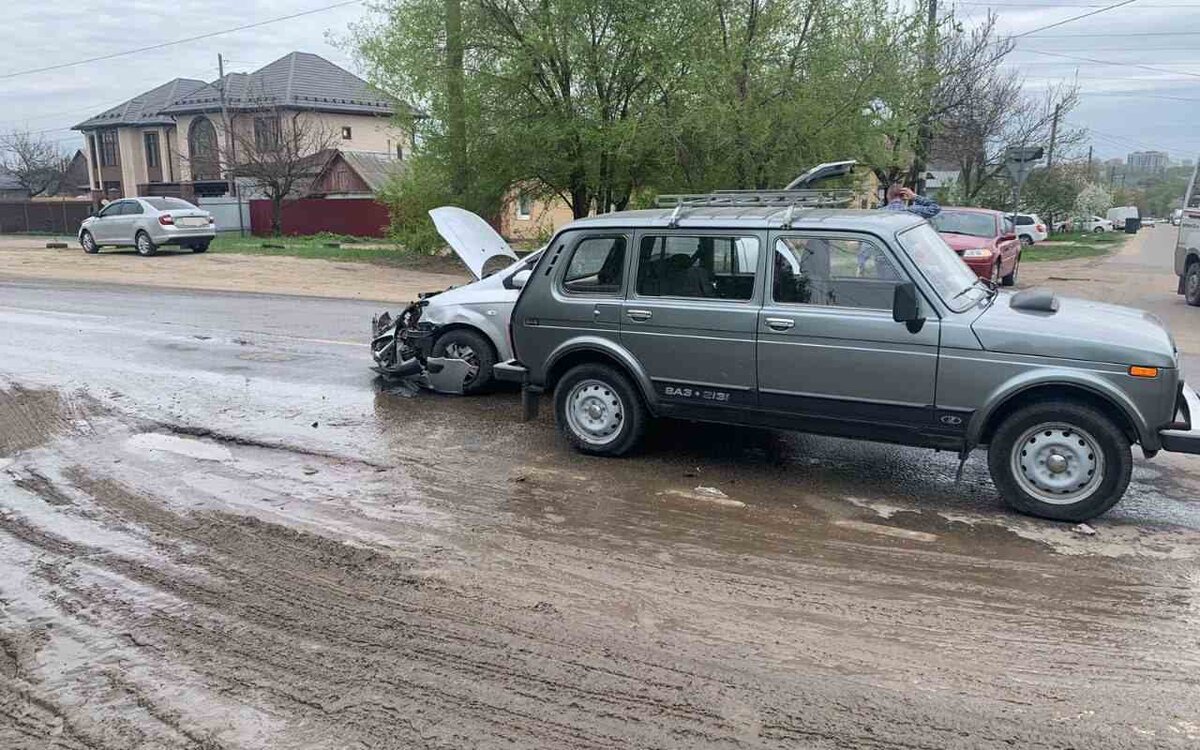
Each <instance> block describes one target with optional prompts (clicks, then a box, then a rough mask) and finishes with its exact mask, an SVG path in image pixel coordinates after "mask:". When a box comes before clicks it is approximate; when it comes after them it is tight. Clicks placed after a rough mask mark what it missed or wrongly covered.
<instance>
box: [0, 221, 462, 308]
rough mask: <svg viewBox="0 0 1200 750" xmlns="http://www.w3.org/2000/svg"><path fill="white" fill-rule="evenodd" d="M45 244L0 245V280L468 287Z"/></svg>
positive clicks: (404, 273) (13, 240)
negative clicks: (91, 251)
mask: <svg viewBox="0 0 1200 750" xmlns="http://www.w3.org/2000/svg"><path fill="white" fill-rule="evenodd" d="M51 239H52V238H46V237H15V236H7V237H0V279H2V278H5V277H8V278H27V279H55V280H62V281H81V282H100V283H112V284H135V285H138V286H151V287H167V288H177V289H180V288H182V289H201V290H207V291H221V292H258V293H263V294H289V295H298V296H305V297H336V298H341V299H361V300H378V301H391V302H394V301H395V300H403V299H410V298H412V297H415V296H416V295H417V293H418V292H423V291H430V290H435V289H444V288H446V287H448V286H450V285H452V284H462V283H464V282H466V281H469V280H470V277H469V276H468V275H467V274H466V273H465V272H464V273H462V274H448V273H430V272H427V271H414V270H409V269H405V268H396V267H391V266H386V265H376V264H371V263H356V262H349V261H330V260H315V259H308V258H292V257H284V256H265V255H235V254H224V253H222V254H214V253H203V254H197V253H191V252H180V251H174V250H166V251H164V252H163V253H162V254H161V255H157V256H155V257H153V258H143V257H141V256H139V255H137V254H136V253H134V252H133V251H131V250H129V251H125V250H112V249H108V250H105V251H103V252H101V253H100V254H99V255H87V254H85V253H84V252H83V251H82V250H81V249H80V248H79V246H78V245H77V244H76V243H75V242H74V241H69V242H68V243H67V247H66V248H65V249H49V248H47V247H46V243H47V242H48V241H50V240H51Z"/></svg>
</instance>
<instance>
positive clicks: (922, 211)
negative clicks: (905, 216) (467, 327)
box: [880, 182, 942, 219]
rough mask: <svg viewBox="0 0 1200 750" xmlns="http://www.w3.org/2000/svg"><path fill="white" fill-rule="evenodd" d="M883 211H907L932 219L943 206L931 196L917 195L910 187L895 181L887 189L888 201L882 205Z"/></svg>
mask: <svg viewBox="0 0 1200 750" xmlns="http://www.w3.org/2000/svg"><path fill="white" fill-rule="evenodd" d="M880 209H881V210H883V211H907V212H909V213H910V214H916V215H917V216H920V217H921V218H923V219H932V218H933V217H934V216H937V215H938V214H939V213H941V211H942V207H941V206H939V205H938V204H937V202H936V201H934V200H933V199H931V198H926V197H925V196H923V195H917V194H916V193H915V192H913V191H912V190H910V189H909V188H906V187H904V186H903V185H901V184H900V183H898V182H894V183H892V184H891V185H889V186H888V189H887V203H885V204H884V205H882V206H880Z"/></svg>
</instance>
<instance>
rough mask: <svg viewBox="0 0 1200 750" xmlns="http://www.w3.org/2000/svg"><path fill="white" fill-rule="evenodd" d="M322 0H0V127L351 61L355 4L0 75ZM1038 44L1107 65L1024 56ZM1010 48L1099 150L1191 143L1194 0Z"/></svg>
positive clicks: (51, 134)
mask: <svg viewBox="0 0 1200 750" xmlns="http://www.w3.org/2000/svg"><path fill="white" fill-rule="evenodd" d="M1114 1H1115V0H1107V1H1106V0H996V1H995V2H988V1H987V0H970V1H969V2H967V1H965V0H964V1H963V2H959V3H952V2H951V0H942V5H943V7H944V8H951V7H953V8H954V9H955V12H956V14H957V15H958V16H959V17H960V18H962V19H963V20H964V21H966V22H968V23H972V22H977V21H978V20H979V19H982V18H983V17H985V16H986V14H987V11H988V8H989V7H992V8H993V9H995V10H996V11H997V12H998V13H999V16H1000V25H1001V29H1002V30H1004V31H1006V32H1010V33H1014V34H1017V33H1021V32H1024V31H1028V30H1030V29H1034V28H1037V27H1040V26H1044V25H1047V24H1051V23H1054V22H1055V21H1059V20H1063V19H1067V18H1070V17H1072V16H1075V15H1080V14H1082V13H1086V12H1088V11H1089V10H1096V9H1099V8H1100V7H1102V6H1104V5H1108V4H1110V3H1111V2H1114ZM334 2H337V0H204V2H196V1H195V0H191V1H189V0H179V1H178V2H173V3H163V2H161V0H127V2H124V3H121V4H108V5H107V7H106V8H100V7H96V6H88V5H87V4H84V3H75V2H65V1H64V0H52V1H51V2H47V0H15V2H12V1H11V0H10V2H9V3H8V4H7V6H6V11H5V14H6V19H5V23H4V31H3V36H2V38H0V41H2V42H3V44H0V131H6V130H10V129H13V128H22V129H25V128H27V129H29V130H31V131H45V132H44V134H45V137H47V138H50V139H54V140H57V141H60V142H61V144H62V146H63V148H64V149H73V148H75V147H76V145H77V144H78V143H80V139H79V135H78V134H77V133H74V132H72V131H70V130H69V128H70V126H71V125H73V124H75V123H77V122H79V121H81V120H84V119H86V118H87V117H89V116H91V115H94V114H97V113H99V112H102V111H103V110H105V109H107V108H108V107H111V106H113V105H116V104H119V103H120V102H122V101H124V100H126V99H128V98H130V97H132V96H134V95H136V94H138V93H141V92H142V91H145V90H147V89H150V88H153V87H154V86H156V85H158V84H160V83H163V82H165V81H167V80H169V79H171V78H176V77H186V78H200V79H204V80H213V79H215V78H216V77H217V53H218V52H220V53H223V54H224V55H225V56H226V59H227V60H229V61H230V62H229V63H228V64H227V66H226V69H227V70H231V71H245V72H249V71H252V70H255V69H256V68H259V67H261V66H262V65H265V64H266V63H269V62H271V61H272V60H275V59H277V58H279V57H281V56H283V55H285V54H287V53H288V52H291V51H293V50H301V51H305V52H314V53H316V54H319V55H322V56H324V57H326V58H327V59H329V60H331V61H333V62H335V63H337V64H339V65H342V66H343V67H346V68H348V69H350V70H352V71H354V72H360V71H358V70H356V69H355V67H354V62H353V59H352V56H351V55H350V53H349V51H348V50H347V49H345V48H344V47H342V46H341V45H340V44H339V43H338V40H339V39H341V38H345V36H346V35H347V33H348V28H349V25H350V24H351V23H352V22H354V21H356V20H358V19H360V18H362V17H363V16H364V15H365V14H366V13H367V10H366V6H365V5H364V4H362V3H358V4H352V5H349V6H346V7H341V8H335V9H332V10H327V11H323V12H320V13H314V14H312V15H307V16H303V17H300V18H295V19H291V20H286V21H281V22H279V23H274V24H270V25H267V26H263V27H260V28H256V29H250V30H246V31H240V32H234V33H230V34H224V35H221V36H217V37H213V38H209V39H204V40H201V41H196V42H189V43H185V44H180V45H175V46H170V47H166V48H164V49H160V50H153V51H149V52H142V53H138V54H135V55H129V56H126V57H118V58H115V59H111V60H105V61H101V62H95V63H88V64H84V65H78V66H74V67H69V68H65V69H61V70H54V71H48V72H42V73H31V74H28V75H20V76H15V77H5V76H6V75H7V74H12V73H15V72H18V71H23V70H27V69H30V68H39V67H45V66H49V65H56V64H60V63H67V62H72V61H74V60H79V59H82V58H87V57H94V56H99V55H105V54H110V53H114V52H119V51H123V50H127V49H131V48H135V47H142V46H146V45H150V44H155V43H158V42H163V41H171V40H175V39H180V38H183V37H188V36H194V35H197V34H203V33H207V32H212V31H219V30H221V29H226V28H231V27H234V26H238V25H242V24H247V23H253V22H256V21H263V20H267V19H270V18H274V17H277V16H282V15H287V14H291V13H296V12H301V11H306V10H311V9H315V8H319V7H322V6H325V5H329V4H332V3H334ZM116 8H120V10H119V11H118V10H116ZM1178 32H1185V33H1178ZM1046 52H1049V53H1056V54H1062V55H1072V56H1076V57H1089V58H1093V59H1096V60H1103V61H1106V62H1111V63H1116V64H1115V65H1106V64H1097V63H1093V62H1082V61H1074V60H1066V59H1061V58H1056V57H1050V56H1046V55H1044V54H1038V53H1046ZM1011 60H1012V64H1013V65H1015V66H1017V67H1018V68H1019V69H1020V71H1021V73H1022V74H1023V75H1025V76H1026V78H1027V80H1028V84H1029V85H1030V86H1031V87H1037V86H1044V85H1046V83H1047V82H1050V81H1056V80H1061V79H1063V78H1070V77H1074V76H1076V75H1077V76H1078V80H1079V83H1080V85H1081V90H1082V103H1081V105H1080V107H1079V108H1078V109H1077V110H1076V111H1075V112H1074V113H1073V114H1072V115H1071V118H1070V121H1071V124H1073V125H1076V126H1086V127H1088V128H1089V129H1090V130H1091V131H1092V145H1094V147H1095V149H1096V154H1097V156H1098V157H1099V158H1102V159H1104V158H1109V157H1114V156H1124V155H1125V154H1126V153H1127V152H1129V151H1134V150H1143V149H1155V150H1162V151H1167V152H1169V153H1170V154H1171V155H1172V157H1173V158H1195V157H1196V155H1197V153H1198V152H1200V127H1198V125H1197V121H1198V119H1200V118H1197V113H1200V0H1137V1H1136V2H1134V3H1132V4H1130V5H1128V6H1125V7H1121V8H1118V9H1116V10H1112V11H1108V12H1106V13H1101V14H1099V15H1096V16H1094V17H1092V18H1086V19H1083V20H1080V21H1075V22H1073V23H1070V24H1067V25H1064V26H1062V27H1059V28H1056V29H1051V30H1048V31H1045V32H1042V33H1038V34H1033V35H1030V36H1027V37H1024V38H1022V39H1021V40H1019V43H1018V45H1017V52H1016V53H1014V54H1013V56H1012V58H1011ZM1131 64H1136V65H1148V66H1150V67H1152V68H1162V69H1164V70H1165V71H1168V72H1161V71H1151V70H1144V69H1141V68H1136V67H1132V66H1131Z"/></svg>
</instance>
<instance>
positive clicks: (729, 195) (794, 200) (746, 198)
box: [657, 190, 855, 227]
mask: <svg viewBox="0 0 1200 750" xmlns="http://www.w3.org/2000/svg"><path fill="white" fill-rule="evenodd" d="M854 197H855V194H854V191H853V190H717V191H715V192H712V193H679V194H674V195H660V196H658V200H657V204H658V206H659V208H672V207H673V208H674V209H675V210H674V211H672V212H671V216H670V220H669V222H668V223H669V225H670V226H672V227H675V226H678V224H679V219H680V218H682V217H683V211H684V209H686V208H696V207H700V206H708V207H711V208H726V207H728V208H734V207H736V208H786V209H787V210H788V213H787V219H786V220H785V222H786V223H787V224H791V220H792V217H793V216H794V215H795V210H796V209H797V208H845V207H847V206H849V205H850V204H851V203H853V202H854Z"/></svg>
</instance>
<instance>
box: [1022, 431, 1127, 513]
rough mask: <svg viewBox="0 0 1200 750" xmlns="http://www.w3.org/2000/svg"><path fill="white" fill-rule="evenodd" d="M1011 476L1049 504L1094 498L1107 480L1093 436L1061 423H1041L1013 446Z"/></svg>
mask: <svg viewBox="0 0 1200 750" xmlns="http://www.w3.org/2000/svg"><path fill="white" fill-rule="evenodd" d="M1010 463H1011V468H1012V475H1013V477H1014V478H1015V479H1016V481H1017V484H1018V485H1020V487H1021V489H1023V490H1024V491H1025V492H1027V493H1028V494H1030V495H1032V496H1033V497H1035V498H1037V499H1038V500H1040V501H1041V502H1044V503H1047V504H1050V505H1070V504H1073V503H1078V502H1081V501H1083V500H1086V499H1087V498H1089V497H1091V496H1092V495H1093V494H1094V493H1095V492H1096V490H1097V489H1099V487H1100V483H1101V482H1102V481H1103V480H1104V453H1103V452H1102V451H1101V450H1100V445H1099V443H1098V442H1097V441H1096V439H1095V438H1094V437H1092V436H1091V434H1089V433H1088V432H1087V431H1086V430H1081V429H1079V428H1078V427H1074V426H1072V425H1069V424H1064V423H1061V422H1052V423H1050V422H1048V423H1043V424H1039V425H1037V426H1036V427H1032V428H1030V429H1028V430H1026V431H1025V433H1024V434H1023V435H1022V436H1021V438H1020V440H1018V441H1017V442H1016V443H1014V444H1013V448H1012V455H1011V460H1010Z"/></svg>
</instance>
